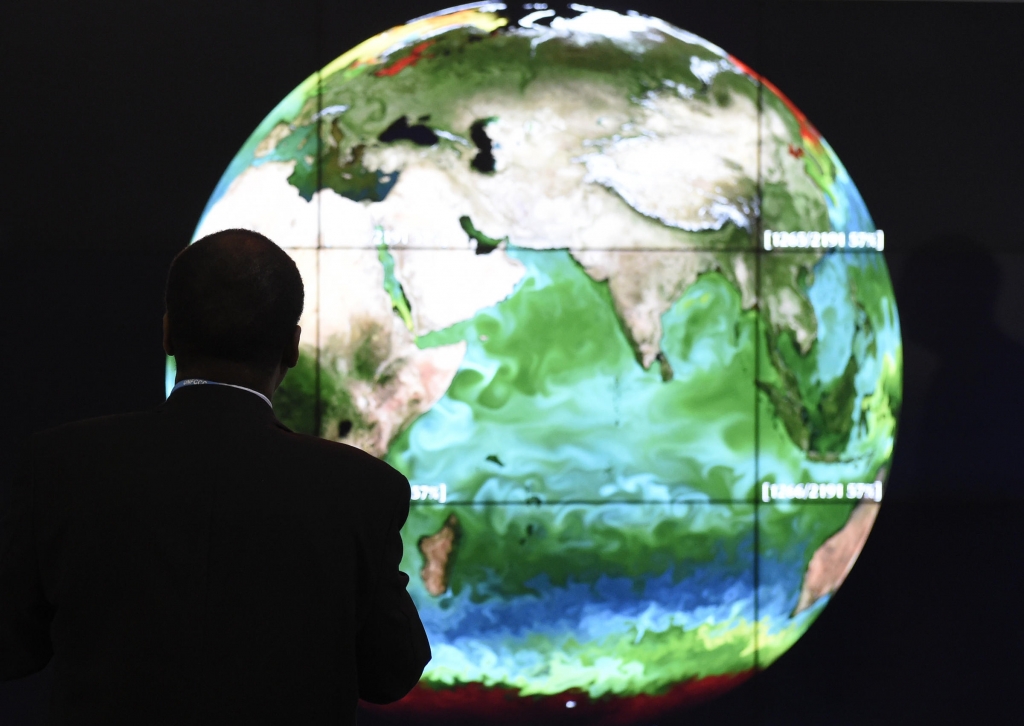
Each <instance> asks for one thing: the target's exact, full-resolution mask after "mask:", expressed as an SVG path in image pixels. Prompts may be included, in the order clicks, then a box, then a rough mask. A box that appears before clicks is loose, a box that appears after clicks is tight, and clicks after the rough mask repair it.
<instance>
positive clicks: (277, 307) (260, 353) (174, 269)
mask: <svg viewBox="0 0 1024 726" xmlns="http://www.w3.org/2000/svg"><path fill="white" fill-rule="evenodd" d="M303 297H304V293H303V288H302V277H301V276H300V275H299V270H298V268H297V267H296V266H295V262H294V261H293V260H292V259H291V257H289V256H288V254H287V253H286V252H285V251H284V250H282V249H281V248H280V247H278V246H277V245H276V244H274V243H273V242H271V241H270V240H269V239H267V238H266V237H264V236H263V235H261V234H259V233H257V232H251V231H249V230H245V229H229V230H225V231H223V232H215V233H214V234H211V235H208V236H206V237H203V238H202V239H200V240H197V241H196V242H194V243H192V244H191V245H189V246H188V247H186V248H185V249H184V250H182V251H181V252H179V253H178V255H177V256H176V257H175V258H174V261H173V262H172V263H171V269H170V272H169V273H168V275H167V290H166V302H167V319H168V327H169V335H170V341H171V343H172V344H173V346H174V352H175V355H176V356H177V357H178V358H179V364H180V359H182V358H186V359H189V360H198V359H218V360H225V361H231V362H234V363H240V364H244V365H248V366H252V367H258V368H262V367H272V366H274V365H276V364H277V363H279V362H280V360H281V355H282V353H283V351H284V350H285V349H286V347H287V346H288V345H289V343H290V341H291V340H292V339H293V336H294V332H295V325H296V324H297V323H298V321H299V316H300V315H301V314H302V305H303Z"/></svg>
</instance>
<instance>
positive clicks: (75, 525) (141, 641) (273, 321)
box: [0, 230, 430, 726]
mask: <svg viewBox="0 0 1024 726" xmlns="http://www.w3.org/2000/svg"><path fill="white" fill-rule="evenodd" d="M302 306H303V289H302V280H301V278H300V277H299V272H298V270H297V269H296V267H295V264H294V263H293V262H292V260H291V259H290V258H289V257H288V255H287V254H285V253H284V251H282V250H281V249H280V248H279V247H277V246H276V245H274V244H273V243H272V242H271V241H270V240H268V239H266V238H265V237H263V236H261V235H258V234H255V233H253V232H248V231H244V230H230V231H227V232H220V233H217V234H214V235H211V236H209V237H206V238H204V239H202V240H199V241H198V242H196V243H195V244H193V245H191V246H190V247H188V248H186V249H185V250H184V251H182V252H181V253H180V254H179V255H178V256H177V257H176V258H175V260H174V262H173V263H172V265H171V270H170V273H169V275H168V279H167V314H166V316H165V318H164V347H165V349H166V350H167V353H168V354H170V355H174V356H175V358H176V360H177V364H178V383H177V385H176V386H175V390H174V391H173V392H172V393H171V395H170V397H169V398H168V399H167V401H166V402H165V403H164V404H163V405H161V406H160V407H159V408H157V409H156V410H154V411H150V412H145V413H138V414H130V415H122V416H109V417H105V418H99V419H93V420H90V421H84V422H80V423H76V424H71V425H68V426H63V427H61V428H58V429H54V430H51V431H48V432H44V433H42V434H38V435H36V436H35V437H33V439H32V440H31V442H30V444H29V446H28V451H27V453H26V456H25V457H24V461H23V464H22V466H21V467H20V469H19V474H18V476H17V478H16V480H15V482H14V485H13V487H12V495H11V498H10V501H9V502H8V503H6V504H5V505H4V508H3V511H2V512H0V516H2V526H3V529H2V531H0V536H2V539H0V679H4V680H6V679H11V678H18V677H21V676H25V675H28V674H30V673H33V672H35V671H37V670H39V669H41V668H43V667H44V666H46V664H47V663H48V662H49V661H50V659H51V658H53V661H54V668H53V692H52V698H51V705H50V722H51V724H54V725H58V724H137V725H139V726H141V725H142V724H147V725H148V724H245V725H246V726H253V725H254V724H303V725H306V724H332V726H333V725H336V724H350V723H352V722H353V721H354V717H355V708H356V701H357V699H358V698H363V699H366V700H367V701H371V702H374V703H388V702H391V701H394V700H397V699H399V698H401V697H402V696H403V695H405V694H406V693H407V692H408V691H409V690H410V689H411V688H412V687H413V686H414V685H415V683H416V682H417V680H418V679H419V676H420V674H421V673H422V670H423V667H424V666H425V665H426V663H427V661H429V660H430V648H429V645H428V643H427V639H426V635H425V634H424V631H423V627H422V625H421V623H420V620H419V616H418V615H417V613H416V609H415V607H414V606H413V603H412V600H411V599H410V598H409V595H408V593H407V592H406V589H405V586H406V584H407V583H408V577H407V576H406V575H405V574H404V573H402V572H400V571H399V569H398V565H399V562H400V560H401V558H402V541H401V538H400V536H399V530H400V529H401V527H402V525H403V524H404V522H405V520H406V517H407V515H408V512H409V483H408V481H407V480H406V479H405V477H403V476H402V475H401V474H400V473H398V472H397V471H395V470H394V469H392V468H391V467H389V466H387V465H386V464H384V463H383V462H381V461H379V460H377V459H375V458H373V457H372V456H370V455H368V454H365V453H363V452H362V451H359V450H358V449H354V448H352V447H349V446H345V445H343V444H337V443H332V442H327V441H323V440H321V439H317V438H314V437H310V436H301V435H298V434H295V433H292V432H291V431H289V430H288V429H287V428H285V427H284V426H283V425H281V424H280V423H279V422H278V421H277V419H276V418H275V417H274V413H273V410H272V409H271V407H270V399H271V398H272V397H273V394H274V391H275V389H276V388H277V387H278V385H280V383H281V381H282V380H283V379H284V376H285V373H286V372H287V371H288V369H289V368H291V367H292V366H294V365H295V363H296V361H297V359H298V346H299V332H300V331H299V328H298V326H297V324H296V323H297V322H298V319H299V315H300V314H301V312H302Z"/></svg>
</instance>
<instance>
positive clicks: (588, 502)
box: [410, 497, 881, 509]
mask: <svg viewBox="0 0 1024 726" xmlns="http://www.w3.org/2000/svg"><path fill="white" fill-rule="evenodd" d="M874 501H875V500H873V499H870V498H868V497H864V498H862V499H774V500H771V501H767V502H765V501H763V500H761V499H754V498H752V499H675V500H672V501H668V502H666V501H665V500H663V499H612V500H608V499H557V500H549V501H543V502H524V501H513V500H508V501H502V500H497V499H487V500H483V501H473V500H471V499H448V500H447V501H444V502H438V501H435V500H425V499H420V500H414V501H412V502H410V505H411V506H413V507H445V506H449V505H452V506H460V507H476V506H483V507H509V506H513V507H537V508H538V509H539V508H542V507H553V506H561V505H565V504H582V505H584V506H593V507H603V506H608V505H630V506H644V505H647V506H650V505H661V506H665V507H669V506H673V505H677V504H686V505H705V506H719V507H721V506H737V505H746V506H754V503H755V502H758V503H759V504H760V505H761V506H773V505H774V506H779V505H785V504H798V505H811V506H840V505H845V506H850V505H855V504H860V503H861V502H874ZM877 503H878V504H881V502H877Z"/></svg>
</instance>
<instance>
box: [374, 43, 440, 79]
mask: <svg viewBox="0 0 1024 726" xmlns="http://www.w3.org/2000/svg"><path fill="white" fill-rule="evenodd" d="M433 44H434V41H432V40H427V41H424V42H422V43H420V44H419V45H415V46H413V49H412V52H411V53H409V55H407V56H405V58H399V59H398V60H396V61H395V62H394V63H392V64H391V65H389V66H388V67H387V68H381V69H379V70H376V71H374V72H373V75H375V76H397V75H398V74H399V73H401V72H402V71H403V70H404V69H406V68H408V67H409V66H414V65H416V64H417V63H419V62H420V61H421V60H422V59H423V58H429V57H430V56H424V55H423V51H425V50H426V49H427V48H429V47H430V46H432V45H433Z"/></svg>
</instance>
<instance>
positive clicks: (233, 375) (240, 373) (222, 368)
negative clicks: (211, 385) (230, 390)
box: [175, 360, 283, 400]
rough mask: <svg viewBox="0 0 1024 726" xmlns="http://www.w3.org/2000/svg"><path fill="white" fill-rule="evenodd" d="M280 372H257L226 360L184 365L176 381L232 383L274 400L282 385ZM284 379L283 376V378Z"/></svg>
mask: <svg viewBox="0 0 1024 726" xmlns="http://www.w3.org/2000/svg"><path fill="white" fill-rule="evenodd" d="M277 374H278V372H277V371H274V372H267V371H263V372H260V371H255V370H253V369H252V368H250V367H248V366H244V365H239V364H238V363H234V362H232V361H224V360H203V361H190V362H188V363H182V364H181V367H180V368H178V371H177V374H176V375H175V380H176V381H183V380H185V379H188V378H201V379H203V380H207V381H215V382H217V383H230V384H232V385H234V386H242V387H243V388H251V389H252V390H254V391H259V392H260V393H262V394H263V395H264V396H266V397H267V399H268V400H273V398H274V392H275V391H276V390H277V387H278V385H279V384H280V379H279V378H278V375H277ZM282 377H283V376H282Z"/></svg>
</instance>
